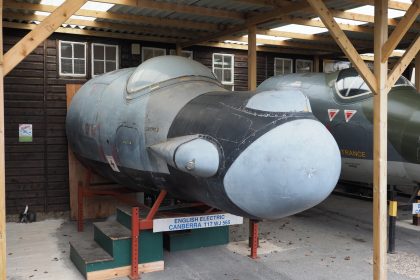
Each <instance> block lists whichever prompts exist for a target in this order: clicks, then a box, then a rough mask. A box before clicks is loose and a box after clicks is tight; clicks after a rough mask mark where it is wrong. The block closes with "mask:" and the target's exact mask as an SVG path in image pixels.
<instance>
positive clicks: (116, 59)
mask: <svg viewBox="0 0 420 280" xmlns="http://www.w3.org/2000/svg"><path fill="white" fill-rule="evenodd" d="M95 46H102V47H104V60H103V63H104V70H105V72H104V73H102V74H105V73H107V72H109V71H106V62H107V60H106V51H105V48H106V47H115V48H116V50H115V52H116V57H115V70H117V69H119V68H120V67H119V64H120V63H119V61H120V57H119V50H120V48H119V46H118V45H109V44H100V43H92V46H91V59H90V63H91V65H92V67H91V75H92V77H96V76H98V75H101V74H96V75H95V74H94V73H95V63H94V61H95V59H94V49H95ZM96 60H97V61H100V59H96Z"/></svg>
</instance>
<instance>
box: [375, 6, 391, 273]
mask: <svg viewBox="0 0 420 280" xmlns="http://www.w3.org/2000/svg"><path fill="white" fill-rule="evenodd" d="M374 30H375V31H374V52H375V61H374V74H375V78H376V83H377V86H376V89H377V92H376V94H375V95H374V99H373V104H374V111H373V114H374V116H373V279H374V280H385V279H387V260H386V256H387V255H386V252H387V165H388V162H387V139H388V133H387V126H388V113H387V111H388V96H387V94H388V88H387V80H388V60H387V59H385V60H383V59H382V57H383V52H382V48H383V46H384V44H385V42H386V41H387V37H388V0H375V29H374Z"/></svg>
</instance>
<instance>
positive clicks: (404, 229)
mask: <svg viewBox="0 0 420 280" xmlns="http://www.w3.org/2000/svg"><path fill="white" fill-rule="evenodd" d="M399 218H400V221H399V222H398V227H397V243H396V246H397V253H396V254H393V255H389V258H388V261H389V267H388V272H389V279H391V280H392V279H396V280H400V279H401V280H402V279H420V230H419V229H418V228H416V227H414V226H411V225H410V223H409V221H405V219H409V218H410V215H408V213H407V212H406V213H402V212H400V213H399ZM7 233H8V239H7V242H8V249H7V251H8V254H9V256H8V265H7V268H8V275H9V276H8V279H16V280H20V279H75V280H77V279H83V278H82V276H81V275H80V274H79V273H78V271H77V270H76V268H75V267H74V266H73V264H72V263H71V261H70V260H69V252H68V250H69V246H68V241H69V240H72V239H75V238H87V237H88V238H91V236H90V234H91V227H89V226H88V228H87V230H86V232H85V233H83V234H78V233H76V231H75V225H74V223H72V222H68V221H65V220H63V219H54V220H46V221H42V222H37V223H33V224H27V225H23V224H16V223H8V224H7ZM260 234H261V240H260V247H261V248H260V249H259V253H260V254H259V259H258V260H251V259H250V258H248V257H247V256H246V255H247V254H249V251H248V248H247V247H246V240H247V238H248V224H247V223H245V224H244V225H241V226H232V227H231V242H230V244H229V245H227V246H217V247H212V248H201V249H196V250H189V251H182V252H174V253H169V252H165V270H164V271H161V272H155V273H149V274H144V275H142V279H146V280H158V279H159V280H164V279H203V280H204V279H231V280H247V279H252V280H253V279H267V280H270V279H285V280H287V279H293V280H295V279H296V280H306V279H308V280H309V279H310V280H314V279H316V280H318V279H319V280H321V279H349V280H350V279H351V280H359V279H360V280H362V279H363V280H365V279H372V203H371V202H369V201H361V200H356V199H352V198H347V197H342V196H335V195H333V196H330V197H329V198H328V199H327V200H326V201H325V202H323V203H322V204H320V205H319V206H317V207H315V208H312V209H310V210H308V211H305V212H303V213H301V214H298V215H295V216H292V217H288V218H284V219H282V220H279V221H275V222H263V223H261V224H260ZM124 279H125V278H124Z"/></svg>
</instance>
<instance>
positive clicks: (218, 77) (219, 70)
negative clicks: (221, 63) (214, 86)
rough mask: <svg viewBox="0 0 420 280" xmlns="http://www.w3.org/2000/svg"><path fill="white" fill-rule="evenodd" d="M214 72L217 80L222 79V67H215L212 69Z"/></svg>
mask: <svg viewBox="0 0 420 280" xmlns="http://www.w3.org/2000/svg"><path fill="white" fill-rule="evenodd" d="M214 74H215V75H216V77H217V79H218V80H219V81H222V79H223V70H222V69H218V68H215V69H214Z"/></svg>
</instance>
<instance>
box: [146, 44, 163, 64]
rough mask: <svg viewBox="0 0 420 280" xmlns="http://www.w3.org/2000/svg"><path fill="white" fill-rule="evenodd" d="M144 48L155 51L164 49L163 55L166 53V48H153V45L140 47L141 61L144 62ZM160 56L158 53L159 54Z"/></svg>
mask: <svg viewBox="0 0 420 280" xmlns="http://www.w3.org/2000/svg"><path fill="white" fill-rule="evenodd" d="M144 50H151V51H156V50H159V51H164V52H165V54H164V55H166V49H164V48H153V47H142V48H141V62H142V63H143V62H144ZM159 56H160V55H159ZM154 57H155V56H154Z"/></svg>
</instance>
